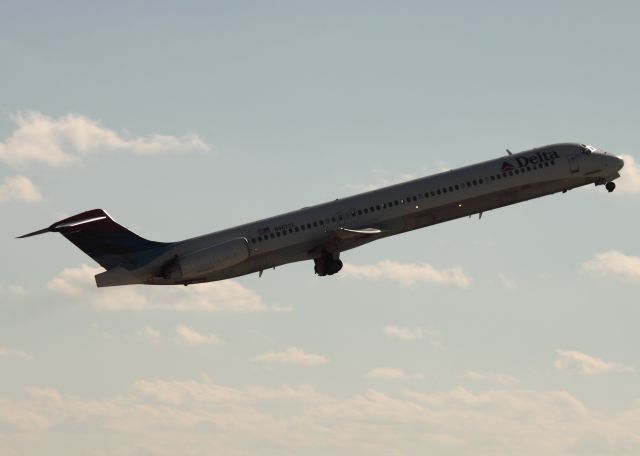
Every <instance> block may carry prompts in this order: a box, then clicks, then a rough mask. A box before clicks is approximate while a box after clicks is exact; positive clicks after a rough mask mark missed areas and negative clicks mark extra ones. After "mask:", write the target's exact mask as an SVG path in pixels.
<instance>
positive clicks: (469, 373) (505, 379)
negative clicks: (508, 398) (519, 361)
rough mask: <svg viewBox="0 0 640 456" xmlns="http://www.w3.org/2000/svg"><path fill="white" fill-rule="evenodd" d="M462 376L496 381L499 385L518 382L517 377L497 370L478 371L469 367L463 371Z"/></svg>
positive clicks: (476, 379) (477, 379) (470, 378)
mask: <svg viewBox="0 0 640 456" xmlns="http://www.w3.org/2000/svg"><path fill="white" fill-rule="evenodd" d="M464 376H465V377H466V378H468V379H469V380H475V381H490V382H496V383H499V384H501V385H505V386H509V385H515V384H517V383H518V379H516V378H515V377H513V376H512V375H509V374H502V373H499V372H478V371H474V370H471V369H467V370H465V371H464Z"/></svg>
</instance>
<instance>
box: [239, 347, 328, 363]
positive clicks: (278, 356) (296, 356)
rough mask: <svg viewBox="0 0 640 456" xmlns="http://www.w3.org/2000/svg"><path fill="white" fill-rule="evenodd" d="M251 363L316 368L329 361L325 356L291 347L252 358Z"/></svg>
mask: <svg viewBox="0 0 640 456" xmlns="http://www.w3.org/2000/svg"><path fill="white" fill-rule="evenodd" d="M251 361H253V362H258V363H265V364H298V365H301V366H316V365H318V364H325V363H326V362H327V361H328V360H327V358H325V357H324V356H321V355H314V354H312V353H305V352H304V350H302V349H301V348H296V347H290V348H287V349H286V350H285V351H281V352H273V351H272V352H269V353H265V354H263V355H259V356H256V357H254V358H251Z"/></svg>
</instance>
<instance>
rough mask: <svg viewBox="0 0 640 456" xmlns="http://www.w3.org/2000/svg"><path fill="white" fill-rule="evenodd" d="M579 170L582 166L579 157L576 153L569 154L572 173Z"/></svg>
mask: <svg viewBox="0 0 640 456" xmlns="http://www.w3.org/2000/svg"><path fill="white" fill-rule="evenodd" d="M578 171H580V166H579V165H578V157H577V156H576V155H569V172H571V174H574V173H577V172H578Z"/></svg>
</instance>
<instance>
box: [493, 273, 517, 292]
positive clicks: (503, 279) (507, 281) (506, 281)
mask: <svg viewBox="0 0 640 456" xmlns="http://www.w3.org/2000/svg"><path fill="white" fill-rule="evenodd" d="M497 275H498V280H500V283H502V285H504V286H505V287H506V288H509V289H511V290H517V289H518V284H517V283H516V281H515V280H513V279H512V278H511V277H508V276H507V275H506V274H503V273H502V272H498V273H497Z"/></svg>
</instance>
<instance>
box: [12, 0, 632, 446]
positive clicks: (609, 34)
mask: <svg viewBox="0 0 640 456" xmlns="http://www.w3.org/2000/svg"><path fill="white" fill-rule="evenodd" d="M0 4H1V5H0V11H1V14H0V61H1V62H2V63H1V66H0V87H2V90H0V221H1V223H0V252H2V257H3V260H4V261H2V266H0V271H1V273H2V274H1V275H0V373H1V375H0V453H1V454H3V455H4V454H9V455H10V454H20V455H22V454H45V453H46V454H78V455H79V454H82V455H85V454H123V455H128V454H136V455H137V454H220V455H222V454H224V455H326V454H335V455H422V454H432V455H456V456H459V455H474V456H477V455H481V456H485V455H486V456H489V455H511V454H513V455H536V456H537V455H540V454H546V455H572V454H580V455H581V454H586V453H589V454H597V455H605V454H613V455H637V454H640V386H639V385H640V354H639V353H638V347H639V346H640V333H639V331H638V327H639V321H640V302H639V301H640V300H639V298H638V293H639V292H640V245H639V242H638V239H639V238H638V228H639V226H640V215H638V214H639V213H638V202H639V201H640V169H639V168H638V164H637V162H636V161H634V157H636V158H637V160H640V153H638V151H637V148H638V144H640V137H639V136H640V135H639V133H638V125H639V121H640V90H639V82H638V81H640V59H639V58H638V47H639V45H640V29H639V28H638V20H639V19H640V7H638V4H637V2H622V1H620V2H612V3H605V2H591V1H581V2H577V1H576V2H568V1H567V2H522V3H519V4H517V3H514V2H442V3H434V2H313V3H312V2H100V3H98V2H67V1H60V2H31V1H20V2H13V1H4V2H0ZM559 141H580V142H586V143H591V144H593V145H595V146H596V147H599V148H602V149H605V150H608V151H610V152H611V153H614V154H617V155H623V156H624V158H625V161H626V163H627V166H626V167H625V169H624V175H623V177H622V179H620V180H619V181H618V182H619V188H618V190H617V191H616V192H615V193H613V194H607V193H606V191H605V190H604V189H603V188H595V187H589V188H585V189H579V190H574V191H571V192H569V193H567V194H564V195H554V196H550V197H546V198H543V199H539V200H535V201H531V202H527V203H523V204H520V205H517V206H513V207H508V208H504V209H500V210H497V211H493V212H489V213H486V214H485V215H484V216H483V218H482V219H481V220H478V219H477V218H474V219H463V220H458V221H454V222H450V223H446V224H443V225H438V226H435V227H432V228H428V229H424V230H420V231H416V232H412V233H409V234H406V235H403V236H399V237H395V238H389V239H386V240H383V241H380V242H377V243H373V244H370V245H368V246H365V247H363V248H360V249H357V250H355V251H350V252H347V253H345V254H343V256H342V258H343V260H344V261H345V263H346V266H345V270H344V271H343V272H341V273H340V274H338V275H337V276H333V277H324V278H320V277H316V276H314V274H313V264H312V263H310V262H307V263H299V264H294V265H288V266H286V267H282V268H278V269H277V270H275V271H265V273H264V275H263V276H262V278H258V276H257V275H252V276H248V277H243V278H239V279H237V280H233V281H225V282H219V283H213V284H206V285H199V286H193V287H188V288H184V287H156V288H150V287H146V288H145V287H141V286H140V287H138V286H134V287H120V288H115V289H107V290H104V289H100V290H98V289H96V288H95V287H94V284H93V282H92V280H93V279H92V276H93V274H95V273H97V272H98V271H99V268H97V267H96V265H95V264H94V263H93V262H92V261H91V259H90V258H88V257H86V256H84V254H83V253H82V252H81V251H79V250H78V249H76V248H75V247H74V246H73V245H71V244H70V243H68V242H67V241H66V240H65V239H64V238H62V237H61V236H59V235H53V234H51V235H45V236H40V237H37V238H31V239H28V240H15V239H14V237H15V236H16V235H20V234H23V233H26V232H29V231H32V230H35V229H39V228H42V227H45V226H48V225H49V224H50V223H52V222H54V221H57V220H59V219H61V218H64V217H66V216H69V215H72V214H75V213H77V212H81V211H84V210H88V209H92V208H97V207H100V208H104V209H106V210H107V211H109V212H110V213H111V215H113V216H114V217H115V218H116V219H117V220H118V221H120V222H121V223H123V224H124V225H126V226H128V227H130V228H131V229H133V230H135V231H136V232H138V233H139V234H140V235H142V236H144V237H147V238H150V239H154V240H160V241H168V240H179V239H183V238H187V237H190V236H193V235H197V234H202V233H205V232H210V231H214V230H217V229H222V228H226V227H229V226H233V225H235V224H239V223H242V222H247V221H251V220H255V219H258V218H262V217H265V216H270V215H274V214H277V213H279V212H285V211H288V210H292V209H296V208H299V207H302V206H306V205H310V204H314V203H320V202H324V201H327V200H331V199H334V198H336V197H338V196H345V195H349V194H353V193H357V192H359V191H362V190H364V189H368V188H372V187H374V186H382V185H385V184H388V183H394V182H397V181H401V180H403V179H407V178H410V177H417V176H422V175H426V174H430V173H433V172H437V171H440V170H442V169H448V168H452V167H457V166H462V165H467V164H471V163H473V162H476V161H481V160H486V159H490V158H494V157H497V156H500V155H502V154H504V153H505V152H504V149H505V148H510V149H511V150H513V151H520V150H524V149H527V148H531V147H536V146H541V145H545V144H549V143H553V142H559Z"/></svg>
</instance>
